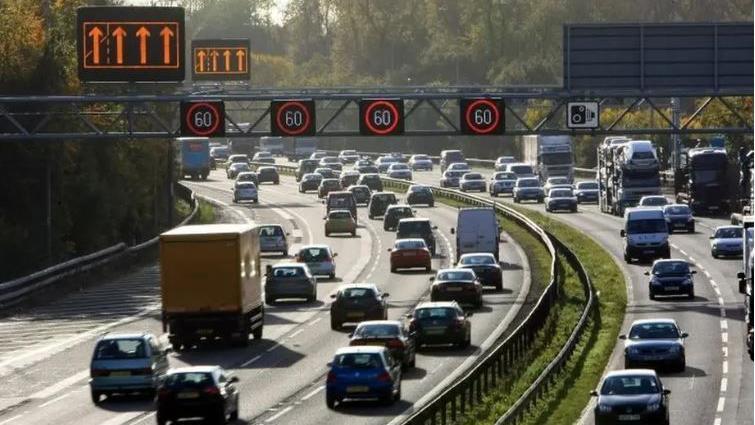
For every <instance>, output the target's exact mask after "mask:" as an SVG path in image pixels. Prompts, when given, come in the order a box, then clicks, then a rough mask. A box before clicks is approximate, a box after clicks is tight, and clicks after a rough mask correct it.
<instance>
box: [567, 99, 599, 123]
mask: <svg viewBox="0 0 755 425" xmlns="http://www.w3.org/2000/svg"><path fill="white" fill-rule="evenodd" d="M566 106H567V107H566V126H567V127H569V128H588V129H592V128H598V126H599V125H600V106H599V105H598V102H569V103H568V104H567V105H566Z"/></svg>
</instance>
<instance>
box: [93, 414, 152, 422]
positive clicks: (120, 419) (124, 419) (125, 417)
mask: <svg viewBox="0 0 755 425" xmlns="http://www.w3.org/2000/svg"><path fill="white" fill-rule="evenodd" d="M143 413H144V412H126V413H121V414H120V415H118V416H116V417H114V418H112V419H110V420H109V421H106V422H102V423H100V425H121V424H124V423H126V422H128V421H130V420H132V419H134V418H136V417H137V416H139V415H142V414H143Z"/></svg>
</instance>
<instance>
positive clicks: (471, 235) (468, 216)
mask: <svg viewBox="0 0 755 425" xmlns="http://www.w3.org/2000/svg"><path fill="white" fill-rule="evenodd" d="M499 240H500V234H499V231H498V220H497V219H496V215H495V210H493V209H492V208H469V209H461V210H459V215H458V217H457V222H456V251H457V256H459V257H460V256H461V255H462V254H467V253H472V252H489V253H491V254H493V255H495V256H496V258H497V257H498V242H499Z"/></svg>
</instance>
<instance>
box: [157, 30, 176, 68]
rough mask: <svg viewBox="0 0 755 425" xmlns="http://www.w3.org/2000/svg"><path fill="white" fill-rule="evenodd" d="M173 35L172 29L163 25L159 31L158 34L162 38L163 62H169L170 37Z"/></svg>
mask: <svg viewBox="0 0 755 425" xmlns="http://www.w3.org/2000/svg"><path fill="white" fill-rule="evenodd" d="M173 35H174V34H173V31H171V30H170V28H168V27H163V30H162V31H160V36H162V38H163V62H164V63H166V64H169V63H170V38H171V37H173ZM176 54H178V52H176Z"/></svg>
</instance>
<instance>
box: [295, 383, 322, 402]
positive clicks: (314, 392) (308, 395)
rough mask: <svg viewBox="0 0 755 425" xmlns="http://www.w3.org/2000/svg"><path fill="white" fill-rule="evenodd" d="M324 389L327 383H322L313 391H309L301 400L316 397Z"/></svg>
mask: <svg viewBox="0 0 755 425" xmlns="http://www.w3.org/2000/svg"><path fill="white" fill-rule="evenodd" d="M324 389H325V385H320V386H319V387H317V388H315V390H314V391H312V392H311V393H309V394H307V395H305V396H304V397H302V398H301V401H307V400H309V399H310V398H312V397H314V396H315V395H316V394H317V393H319V392H320V391H322V390H324Z"/></svg>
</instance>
